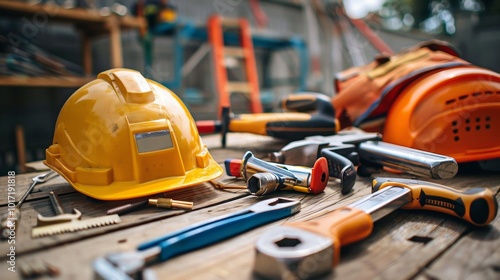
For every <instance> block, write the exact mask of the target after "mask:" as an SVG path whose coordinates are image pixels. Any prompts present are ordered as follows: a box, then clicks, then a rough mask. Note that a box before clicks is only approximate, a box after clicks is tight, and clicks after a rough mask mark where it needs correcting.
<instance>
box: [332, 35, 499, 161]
mask: <svg viewBox="0 0 500 280" xmlns="http://www.w3.org/2000/svg"><path fill="white" fill-rule="evenodd" d="M335 84H336V88H337V92H338V94H337V95H336V96H334V97H333V98H332V104H333V106H334V108H335V110H336V114H337V115H336V117H337V118H338V119H339V122H340V126H341V128H345V127H348V126H351V125H352V126H356V127H359V128H362V129H364V130H366V131H370V132H380V133H382V135H383V140H384V141H385V142H389V143H393V144H397V145H401V146H406V147H410V148H415V149H420V150H425V151H429V152H433V153H438V154H443V155H447V156H450V157H453V158H455V159H456V161H457V162H459V163H461V162H472V161H484V160H490V159H497V158H500V142H499V141H498V140H497V139H498V131H499V127H500V75H499V74H498V73H495V72H493V71H490V70H487V69H483V68H480V67H476V66H474V65H472V64H470V63H469V62H467V61H465V60H463V59H461V58H459V57H458V53H457V52H456V51H455V50H454V49H453V48H452V47H451V46H450V45H449V44H447V43H444V42H441V41H436V40H432V41H428V42H424V43H422V44H420V45H417V46H415V47H412V48H409V49H407V50H405V51H403V52H401V53H399V54H396V55H393V56H384V55H381V56H379V57H377V58H376V59H375V60H374V61H373V62H372V63H370V64H368V65H364V66H361V67H354V68H350V69H347V70H345V71H343V72H341V73H339V74H338V75H337V78H336V81H335Z"/></svg>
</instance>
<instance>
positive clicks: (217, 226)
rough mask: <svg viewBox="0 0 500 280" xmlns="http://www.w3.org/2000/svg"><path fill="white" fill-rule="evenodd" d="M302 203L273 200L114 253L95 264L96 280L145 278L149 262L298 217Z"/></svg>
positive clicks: (162, 259)
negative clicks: (135, 248)
mask: <svg viewBox="0 0 500 280" xmlns="http://www.w3.org/2000/svg"><path fill="white" fill-rule="evenodd" d="M299 210H300V201H299V200H292V199H288V198H271V199H267V200H264V201H261V202H259V203H256V204H254V205H253V206H251V207H249V208H247V209H244V210H241V211H238V212H236V213H233V214H230V215H226V216H222V217H219V218H215V219H212V220H208V221H206V222H202V223H199V224H195V225H193V226H190V227H187V228H184V229H181V230H179V231H176V232H173V233H170V234H167V235H165V236H162V237H159V238H157V239H155V240H152V241H149V242H146V243H143V244H141V245H139V247H138V250H137V251H132V252H123V253H112V254H108V255H107V256H105V257H101V258H98V259H96V260H95V261H94V262H93V267H94V272H95V278H96V279H136V278H142V279H144V278H145V277H146V273H149V272H150V271H149V270H148V269H147V268H146V266H147V265H148V264H150V263H155V262H163V261H166V260H168V259H170V258H173V257H175V256H177V255H179V254H182V253H185V252H189V251H192V250H195V249H198V248H201V247H205V246H207V245H210V244H213V243H215V242H219V241H221V240H223V239H226V238H229V237H232V236H234V235H237V234H240V233H243V232H245V231H247V230H250V229H252V228H255V227H258V226H260V225H263V224H266V223H270V222H273V221H276V220H279V219H282V218H284V217H287V216H290V215H292V214H295V213H296V212H298V211H299Z"/></svg>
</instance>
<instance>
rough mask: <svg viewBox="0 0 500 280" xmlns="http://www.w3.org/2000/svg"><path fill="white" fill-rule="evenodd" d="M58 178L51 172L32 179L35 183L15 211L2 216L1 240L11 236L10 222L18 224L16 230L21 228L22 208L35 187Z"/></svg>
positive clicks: (20, 200) (18, 203)
mask: <svg viewBox="0 0 500 280" xmlns="http://www.w3.org/2000/svg"><path fill="white" fill-rule="evenodd" d="M56 176H57V174H56V173H55V172H54V171H52V170H51V171H49V172H47V173H43V174H40V175H37V176H35V177H33V178H31V180H32V181H33V183H31V185H30V187H29V188H28V190H26V192H25V193H24V194H23V196H22V197H21V199H19V202H17V204H16V206H15V208H14V209H13V210H11V209H9V211H8V212H7V214H5V215H3V216H2V221H1V227H2V234H1V238H2V239H6V238H8V237H9V235H10V231H11V229H10V226H9V223H8V222H9V220H10V221H15V224H16V226H15V228H16V229H17V228H18V227H19V222H20V220H21V206H22V205H23V203H24V201H25V200H26V198H27V197H28V195H30V193H31V192H32V191H33V189H34V188H35V185H36V184H39V183H45V182H46V181H48V180H50V179H52V178H55V177H56Z"/></svg>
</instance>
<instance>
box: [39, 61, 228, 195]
mask: <svg viewBox="0 0 500 280" xmlns="http://www.w3.org/2000/svg"><path fill="white" fill-rule="evenodd" d="M44 163H45V164H46V165H47V166H49V167H50V168H52V169H54V170H55V171H57V172H58V173H59V174H61V175H62V176H63V177H64V178H65V179H66V180H67V181H68V182H69V183H70V184H71V185H72V186H73V187H74V188H75V189H76V190H77V191H79V192H81V193H83V194H85V195H88V196H90V197H93V198H97V199H102V200H119V199H129V198H135V197H141V196H147V195H152V194H157V193H161V192H165V191H170V190H174V189H179V188H183V187H188V186H193V185H197V184H200V183H202V182H206V181H209V180H212V179H215V178H217V177H219V176H220V175H221V174H222V172H223V171H222V167H221V166H220V165H219V164H217V162H215V160H214V159H213V158H212V156H211V155H210V153H209V152H208V150H207V148H206V146H205V145H204V144H203V142H202V140H201V138H200V135H199V133H198V130H197V127H196V124H195V122H194V120H193V118H192V116H191V114H190V113H189V111H188V109H187V108H186V107H185V105H184V104H183V103H182V101H181V100H180V99H179V98H178V97H177V96H176V95H175V94H174V93H173V92H172V91H170V90H168V89H167V88H165V87H164V86H162V85H161V84H159V83H156V82H154V81H152V80H148V79H145V78H144V77H143V76H142V75H141V74H140V73H139V72H137V71H134V70H130V69H122V68H119V69H112V70H109V71H105V72H102V73H100V74H99V75H98V76H97V79H96V80H94V81H92V82H89V83H88V84H86V85H84V86H82V87H81V88H80V89H78V90H77V91H76V92H75V93H73V94H72V95H71V97H70V98H69V99H68V100H67V101H66V103H65V104H64V106H63V107H62V109H61V111H60V113H59V117H58V118H57V122H56V127H55V132H54V139H53V144H52V145H51V146H50V147H49V148H48V149H47V150H46V160H45V161H44Z"/></svg>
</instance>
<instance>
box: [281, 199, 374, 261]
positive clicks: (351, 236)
mask: <svg viewBox="0 0 500 280" xmlns="http://www.w3.org/2000/svg"><path fill="white" fill-rule="evenodd" d="M286 226H290V227H296V228H300V229H304V230H307V231H310V232H314V233H317V234H320V235H322V236H325V237H329V238H330V239H331V240H332V243H333V251H334V257H333V264H332V265H333V266H335V265H337V264H338V262H339V260H340V247H341V246H344V245H348V244H351V243H354V242H356V241H359V240H362V239H364V238H366V237H368V236H369V235H370V234H371V233H372V230H373V220H372V217H371V216H370V214H368V213H366V212H364V211H363V210H360V209H357V208H353V207H349V206H344V207H341V208H339V209H336V210H334V211H332V212H330V213H328V214H327V215H325V216H323V217H321V218H318V219H314V220H311V221H305V222H294V223H289V224H286Z"/></svg>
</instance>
